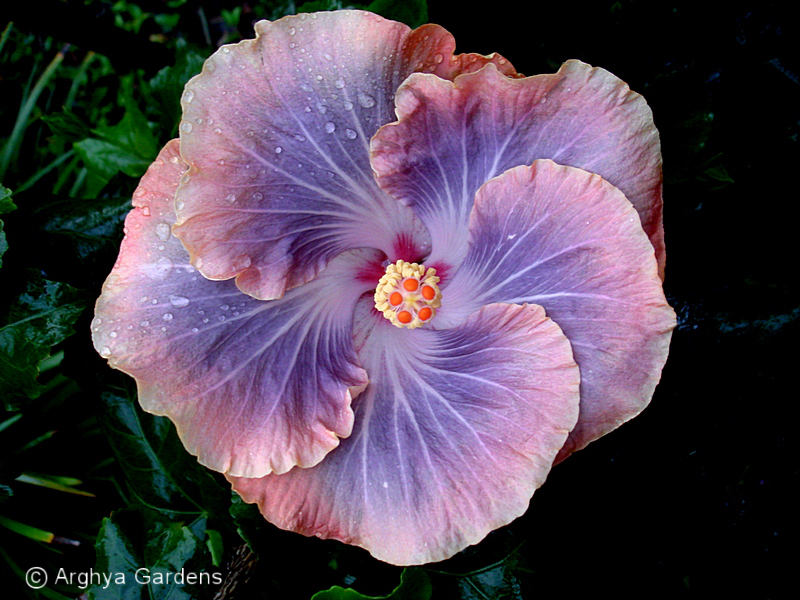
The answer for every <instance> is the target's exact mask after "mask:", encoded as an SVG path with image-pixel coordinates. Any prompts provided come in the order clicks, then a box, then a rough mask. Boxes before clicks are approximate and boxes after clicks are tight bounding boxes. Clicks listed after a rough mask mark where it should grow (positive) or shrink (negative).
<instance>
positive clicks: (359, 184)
mask: <svg viewBox="0 0 800 600" xmlns="http://www.w3.org/2000/svg"><path fill="white" fill-rule="evenodd" d="M256 32H257V34H258V37H257V38H256V39H255V40H249V41H246V42H242V43H239V44H236V45H232V46H225V47H223V48H221V49H220V50H219V51H218V52H217V53H216V54H214V56H212V57H211V58H210V59H209V60H208V61H207V62H206V65H205V67H204V69H203V72H202V73H201V74H200V75H198V76H197V77H195V78H194V79H192V80H191V81H190V82H189V83H188V85H187V87H186V90H185V92H184V96H183V110H184V115H183V121H182V123H181V151H182V154H183V158H184V159H185V160H186V161H187V162H188V163H189V164H190V165H191V167H192V168H191V170H190V171H189V173H188V174H187V176H186V178H185V181H184V183H183V184H182V185H181V186H180V189H179V190H178V194H177V198H176V207H177V215H178V226H177V227H176V230H175V232H176V235H178V237H179V238H180V239H181V240H182V241H183V243H184V245H185V246H186V247H187V249H188V250H189V252H190V254H191V257H192V264H193V265H195V266H196V267H197V268H198V269H199V270H200V271H201V272H202V273H203V275H205V276H206V277H208V278H210V279H229V278H231V277H236V278H237V285H238V286H239V288H240V289H241V290H242V291H244V292H245V293H247V294H249V295H252V296H254V297H256V298H262V299H269V298H279V297H281V296H282V295H283V294H284V292H285V291H286V290H288V289H291V288H293V287H296V286H298V285H301V284H302V283H304V282H306V281H310V280H311V279H313V278H314V277H315V276H316V274H317V273H318V272H319V271H320V270H321V269H323V268H324V267H325V265H326V264H327V262H328V261H329V260H330V259H331V258H332V257H334V256H336V255H338V254H339V253H341V252H342V251H343V250H346V249H350V248H358V247H372V248H378V249H380V250H382V251H383V252H384V253H385V254H386V255H387V256H388V257H389V259H390V260H397V259H399V258H402V259H404V260H410V261H415V260H419V259H421V258H423V257H424V256H425V255H426V254H427V253H428V251H429V246H430V241H429V239H428V236H427V232H426V231H425V229H424V227H422V226H421V224H420V223H419V221H418V220H417V219H416V218H415V217H414V215H413V213H412V212H411V211H410V210H408V209H407V208H406V207H404V206H402V205H398V203H397V202H396V201H394V200H393V199H392V198H390V197H389V196H387V195H386V193H385V192H383V191H382V190H381V189H380V188H379V187H378V186H377V185H376V183H375V180H374V176H373V173H372V168H371V166H370V164H369V140H370V138H371V137H372V135H373V134H374V133H375V132H376V131H377V130H378V128H379V127H380V126H381V125H384V124H386V123H388V122H390V121H394V120H395V114H394V94H395V91H396V90H397V88H398V87H399V85H400V84H401V83H402V82H403V80H405V79H406V77H408V75H409V74H411V73H412V72H414V71H419V70H425V71H430V72H435V73H441V74H443V75H445V76H448V75H449V76H455V75H457V74H458V73H459V72H461V71H463V70H469V69H472V68H474V67H475V66H476V65H480V64H484V63H488V62H491V63H493V64H494V63H497V64H498V65H499V66H500V67H501V68H503V69H504V72H507V73H509V74H513V73H514V71H513V67H511V66H510V65H509V64H508V63H507V62H505V61H504V59H502V57H498V56H492V57H478V56H472V55H469V56H466V57H452V56H451V54H452V50H453V48H454V46H455V43H454V42H453V39H452V36H451V35H450V34H449V33H447V32H446V31H445V30H443V29H442V28H440V27H438V26H433V25H427V26H424V27H422V28H420V29H418V30H416V31H414V32H412V31H411V30H410V29H409V28H408V27H407V26H405V25H403V24H400V23H395V22H392V21H387V20H384V19H382V18H380V17H378V16H376V15H374V14H371V13H367V12H361V11H337V12H333V13H320V14H310V15H307V14H302V15H299V16H294V17H286V18H283V19H281V20H279V21H276V22H274V23H269V22H266V21H262V22H260V23H258V24H257V25H256ZM462 63H463V64H462Z"/></svg>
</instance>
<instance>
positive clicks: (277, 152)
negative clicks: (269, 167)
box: [275, 146, 283, 154]
mask: <svg viewBox="0 0 800 600" xmlns="http://www.w3.org/2000/svg"><path fill="white" fill-rule="evenodd" d="M281 152H283V148H281V147H280V146H278V147H277V148H275V154H280V153H281Z"/></svg>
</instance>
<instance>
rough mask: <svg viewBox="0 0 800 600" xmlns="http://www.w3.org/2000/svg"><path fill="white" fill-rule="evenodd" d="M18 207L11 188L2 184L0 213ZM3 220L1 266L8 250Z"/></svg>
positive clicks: (0, 222) (0, 240) (0, 244)
mask: <svg viewBox="0 0 800 600" xmlns="http://www.w3.org/2000/svg"><path fill="white" fill-rule="evenodd" d="M16 208H17V207H16V206H15V205H14V203H13V202H12V201H11V190H9V189H8V188H4V187H3V186H2V185H0V215H2V214H5V213H7V212H11V211H12V210H15V209H16ZM3 227H4V224H3V221H2V219H0V267H2V266H3V254H5V253H6V250H8V242H7V241H6V233H5V231H3Z"/></svg>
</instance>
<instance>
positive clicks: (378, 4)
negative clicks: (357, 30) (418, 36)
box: [366, 0, 428, 28]
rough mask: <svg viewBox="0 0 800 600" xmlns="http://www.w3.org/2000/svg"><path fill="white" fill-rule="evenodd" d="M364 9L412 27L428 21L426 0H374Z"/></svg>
mask: <svg viewBox="0 0 800 600" xmlns="http://www.w3.org/2000/svg"><path fill="white" fill-rule="evenodd" d="M366 10H368V11H370V12H374V13H375V14H378V15H380V16H382V17H385V18H387V19H391V20H393V21H400V22H401V23H405V24H406V25H408V26H409V27H414V28H416V27H419V26H420V25H424V24H425V23H427V22H428V2H427V0H405V1H402V0H374V2H372V3H371V4H368V5H367V6H366Z"/></svg>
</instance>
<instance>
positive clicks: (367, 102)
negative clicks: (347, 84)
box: [358, 92, 375, 108]
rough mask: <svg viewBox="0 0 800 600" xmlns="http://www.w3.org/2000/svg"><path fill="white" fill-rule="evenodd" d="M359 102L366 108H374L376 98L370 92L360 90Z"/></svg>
mask: <svg viewBox="0 0 800 600" xmlns="http://www.w3.org/2000/svg"><path fill="white" fill-rule="evenodd" d="M358 103H359V104H360V105H361V106H363V107H364V108H372V107H373V106H375V98H373V97H372V96H370V95H369V94H365V93H364V92H359V94H358Z"/></svg>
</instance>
